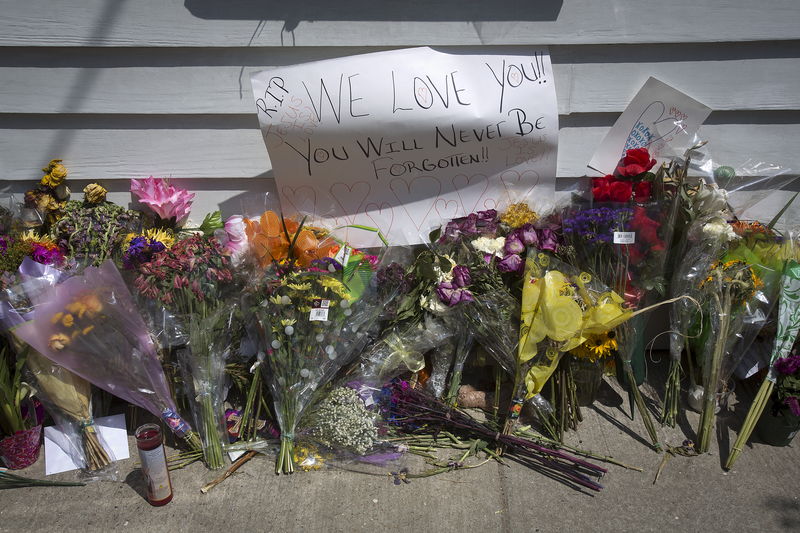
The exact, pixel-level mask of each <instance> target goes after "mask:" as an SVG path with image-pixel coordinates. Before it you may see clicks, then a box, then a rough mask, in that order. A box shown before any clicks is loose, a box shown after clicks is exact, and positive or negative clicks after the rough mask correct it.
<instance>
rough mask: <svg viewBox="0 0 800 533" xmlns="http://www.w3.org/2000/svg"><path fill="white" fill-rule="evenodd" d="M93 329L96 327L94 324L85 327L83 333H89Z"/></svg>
mask: <svg viewBox="0 0 800 533" xmlns="http://www.w3.org/2000/svg"><path fill="white" fill-rule="evenodd" d="M93 329H94V324H92V325H91V326H86V327H85V328H83V330H81V335H88V334H89V333H90V332H91V331H92V330H93Z"/></svg>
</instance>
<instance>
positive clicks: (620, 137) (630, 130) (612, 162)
mask: <svg viewBox="0 0 800 533" xmlns="http://www.w3.org/2000/svg"><path fill="white" fill-rule="evenodd" d="M709 113H711V109H710V108H709V107H706V106H705V105H703V104H701V103H700V102H698V101H697V100H695V99H693V98H691V97H689V96H687V95H685V94H684V93H682V92H680V91H679V90H677V89H675V88H673V87H670V86H669V85H667V84H666V83H664V82H661V81H659V80H657V79H655V78H649V79H648V80H647V82H645V84H644V85H643V86H642V88H641V89H639V92H638V93H636V96H635V97H634V98H633V100H631V103H630V104H628V107H627V108H625V111H624V112H623V113H622V115H620V117H619V118H618V119H617V121H616V122H615V123H614V126H613V127H612V128H611V131H609V132H608V134H607V135H606V136H605V138H603V141H602V142H601V143H600V146H599V147H598V148H597V151H596V152H595V153H594V155H593V156H592V160H591V161H590V162H589V168H591V169H593V170H596V171H597V172H600V173H601V174H612V173H613V172H614V169H615V168H616V167H617V163H618V162H619V160H620V158H621V157H622V156H623V155H625V151H626V150H628V149H631V148H647V149H648V150H649V151H650V155H651V156H653V157H655V158H656V159H660V158H662V157H664V156H667V155H670V153H669V152H670V151H671V150H673V151H674V150H679V151H681V152H682V151H683V150H685V149H686V148H689V147H690V146H691V143H692V140H693V137H692V136H693V135H694V134H695V133H696V132H697V130H698V128H700V125H701V124H702V123H703V121H705V119H706V118H707V117H708V115H709Z"/></svg>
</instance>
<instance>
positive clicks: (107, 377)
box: [15, 261, 199, 449]
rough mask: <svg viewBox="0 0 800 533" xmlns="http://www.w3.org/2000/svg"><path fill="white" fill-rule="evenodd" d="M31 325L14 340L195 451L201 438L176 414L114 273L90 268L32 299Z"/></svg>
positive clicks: (151, 347) (153, 350) (113, 269)
mask: <svg viewBox="0 0 800 533" xmlns="http://www.w3.org/2000/svg"><path fill="white" fill-rule="evenodd" d="M31 298H32V301H33V303H34V305H35V309H34V311H33V316H32V320H30V321H28V322H26V323H24V324H21V325H20V326H18V327H17V328H16V329H15V334H16V335H17V336H18V337H19V338H20V339H22V340H24V341H25V342H27V343H28V344H30V345H31V346H32V347H33V348H34V349H35V350H37V351H38V352H39V353H41V354H42V355H44V356H45V357H47V358H48V359H50V360H51V361H53V362H54V363H56V364H57V365H59V366H61V367H64V368H67V369H68V370H70V371H72V372H74V373H75V374H77V375H78V376H81V377H82V378H84V379H86V380H87V381H89V382H91V383H93V384H94V385H96V386H98V387H100V388H101V389H103V390H105V391H107V392H109V393H111V394H114V395H115V396H118V397H120V398H122V399H123V400H125V401H127V402H128V403H131V404H133V405H137V406H139V407H142V408H143V409H145V410H147V411H149V412H150V413H152V414H154V415H156V416H158V417H160V418H161V419H162V420H163V421H164V422H165V423H166V424H167V426H168V427H169V428H170V429H171V430H172V431H173V433H175V435H176V436H177V437H179V438H182V439H184V440H186V442H187V443H188V444H189V445H190V446H191V447H192V448H194V449H197V448H199V441H198V439H197V435H196V434H195V433H194V432H192V430H191V427H190V426H189V424H188V423H186V422H185V421H184V420H183V419H182V418H181V417H180V415H179V414H178V413H177V410H176V408H175V404H174V401H173V399H172V397H171V395H170V392H169V387H168V386H167V382H166V379H165V377H164V372H163V370H162V368H161V363H160V362H159V360H158V357H157V355H156V347H155V345H154V344H153V341H152V339H151V338H150V334H149V332H148V330H147V327H146V326H145V323H144V320H143V319H142V317H141V315H139V312H138V310H137V309H136V307H135V305H134V303H133V298H132V297H131V294H130V292H129V291H128V289H127V287H126V286H125V283H124V282H123V280H122V277H121V276H120V274H119V272H118V271H117V269H116V267H115V266H114V264H113V263H111V262H110V261H106V262H105V263H103V264H102V265H101V266H99V267H87V268H86V269H85V271H84V272H83V274H81V275H78V276H74V277H71V278H69V279H67V280H65V281H63V282H61V283H59V284H57V285H55V286H53V287H51V288H49V289H46V290H43V291H41V292H38V293H35V294H32V295H31Z"/></svg>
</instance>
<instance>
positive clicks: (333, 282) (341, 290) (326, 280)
mask: <svg viewBox="0 0 800 533" xmlns="http://www.w3.org/2000/svg"><path fill="white" fill-rule="evenodd" d="M319 281H320V284H321V285H322V286H323V287H325V288H327V289H330V290H331V291H333V292H334V293H336V295H337V296H339V297H340V298H344V299H346V300H349V299H350V294H348V292H347V288H345V286H344V284H343V283H342V282H341V281H339V280H338V279H336V278H332V277H329V276H322V277H321V278H320V280H319Z"/></svg>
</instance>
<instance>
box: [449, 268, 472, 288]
mask: <svg viewBox="0 0 800 533" xmlns="http://www.w3.org/2000/svg"><path fill="white" fill-rule="evenodd" d="M453 282H454V283H455V284H456V287H467V286H469V284H470V283H472V276H471V275H470V273H469V267H467V266H462V265H458V266H455V267H453Z"/></svg>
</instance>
